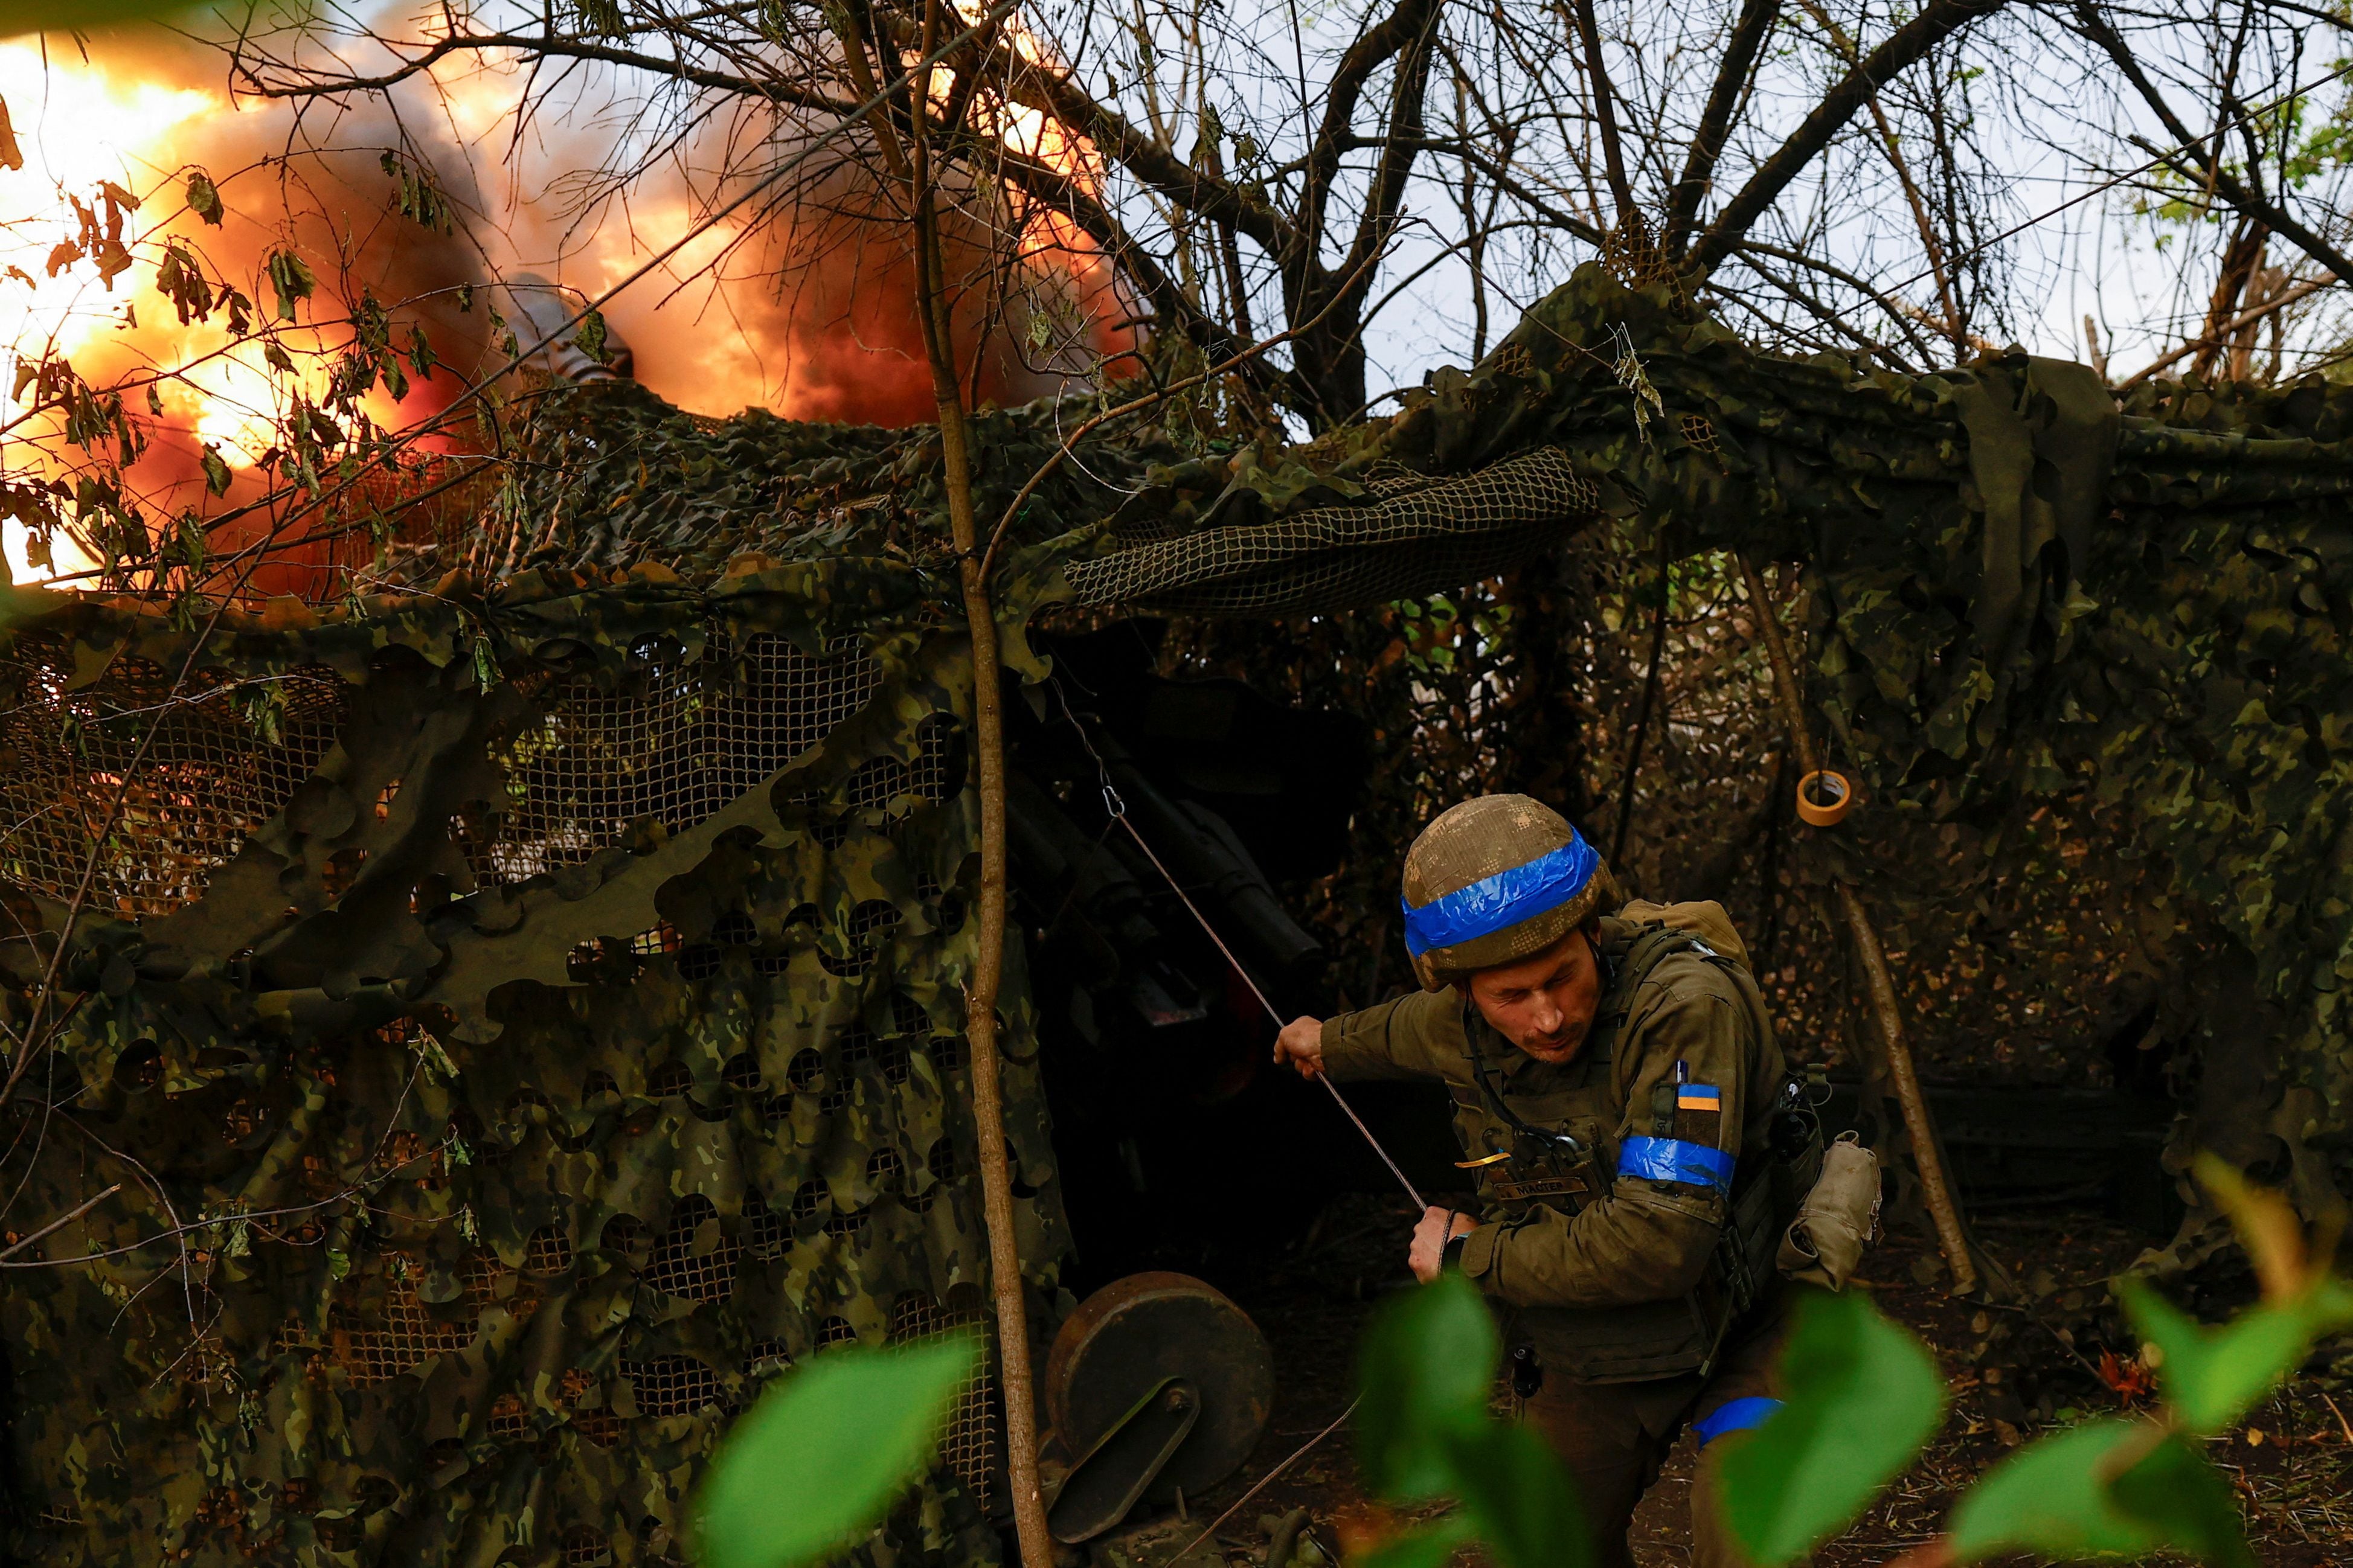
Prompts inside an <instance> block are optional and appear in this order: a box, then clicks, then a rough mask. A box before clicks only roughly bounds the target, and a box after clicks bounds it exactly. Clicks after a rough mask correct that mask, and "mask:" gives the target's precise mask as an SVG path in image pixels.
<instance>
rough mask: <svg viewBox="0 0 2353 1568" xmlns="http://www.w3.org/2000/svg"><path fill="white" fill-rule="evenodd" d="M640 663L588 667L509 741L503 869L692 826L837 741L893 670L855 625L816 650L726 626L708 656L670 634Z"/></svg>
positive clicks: (498, 853) (498, 875)
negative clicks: (622, 679)
mask: <svg viewBox="0 0 2353 1568" xmlns="http://www.w3.org/2000/svg"><path fill="white" fill-rule="evenodd" d="M635 662H636V663H637V664H638V678H637V679H635V680H633V681H631V682H629V683H628V686H627V687H625V688H624V689H620V690H615V691H607V690H603V689H599V688H598V686H597V684H596V679H594V678H593V677H591V676H587V675H582V676H579V677H576V678H575V679H571V680H568V681H565V682H564V683H563V684H561V685H559V686H557V687H555V688H554V689H552V690H551V691H550V692H549V693H548V697H547V705H546V711H545V715H544V717H543V718H542V719H541V721H539V723H538V724H537V725H535V726H533V727H532V728H531V729H529V730H526V731H524V732H523V733H522V734H521V735H518V736H516V737H515V738H514V739H513V740H512V742H509V744H508V746H507V747H506V749H505V753H504V755H502V756H501V758H500V761H501V763H504V764H505V765H506V767H507V770H508V791H509V797H510V799H509V805H508V807H507V809H506V810H505V811H504V812H503V813H501V823H500V828H499V832H498V835H497V837H496V839H495V841H494V842H493V843H492V844H491V847H490V851H489V857H488V859H489V866H488V869H489V871H490V873H491V879H492V880H499V881H520V880H521V879H523V878H526V877H530V876H533V875H536V874H538V873H540V872H543V871H548V870H553V869H554V868H557V867H559V866H567V865H571V864H574V863H575V862H577V861H581V860H585V859H586V858H588V857H589V856H591V855H594V854H595V853H596V851H598V850H599V849H603V848H605V847H607V846H609V845H612V844H615V843H617V842H618V841H619V840H620V838H621V837H622V836H623V835H624V834H625V833H626V832H628V828H629V826H630V824H631V823H633V822H637V821H638V820H641V819H651V820H653V821H657V822H660V823H663V824H665V825H667V826H669V827H670V829H671V830H672V831H673V832H677V831H681V830H683V829H686V828H690V827H692V826H695V825H696V824H697V823H700V822H702V821H703V820H705V819H706V818H708V817H710V816H712V814H714V813H716V812H717V811H719V810H720V809H721V808H722V807H723V806H725V805H728V804H730V803H731V802H733V800H735V799H736V797H737V796H739V795H742V794H743V793H744V791H745V790H747V789H749V788H751V787H752V786H753V785H754V784H757V783H758V782H759V781H760V780H762V779H764V778H766V777H767V776H768V775H769V774H771V773H775V772H776V770H777V769H778V768H781V767H783V766H784V765H785V764H786V763H788V762H790V761H792V760H793V758H795V757H797V756H798V755H800V754H801V752H805V751H807V750H808V749H809V748H810V747H811V746H814V745H816V744H817V743H818V742H820V741H822V740H824V739H825V737H826V736H827V735H828V734H829V733H830V732H831V731H833V729H834V728H835V726H837V725H839V723H841V721H843V720H845V719H848V718H849V716H850V715H851V714H853V713H855V712H857V711H858V710H860V708H863V707H864V706H865V705H866V702H867V700H868V699H869V698H871V697H872V696H873V695H874V690H875V688H876V687H878V686H880V685H881V680H882V670H881V666H880V665H878V664H876V663H875V662H874V659H873V658H872V656H871V655H870V654H868V653H867V652H866V651H865V649H864V647H862V646H860V643H859V641H858V639H856V638H854V637H841V638H837V639H835V640H834V641H833V642H832V643H831V644H829V645H828V647H827V649H826V651H825V654H824V656H823V657H821V658H811V657H810V656H809V655H807V654H806V653H803V652H802V651H801V650H800V649H799V648H797V647H794V646H793V645H792V644H791V643H790V642H788V641H786V639H785V638H783V637H776V636H773V635H771V634H767V633H756V634H754V635H753V636H750V637H744V639H743V640H742V642H741V643H740V644H737V643H733V642H732V641H731V640H730V639H728V638H726V637H723V636H719V635H714V636H712V638H711V641H710V644H709V646H708V647H706V648H705V650H704V652H703V656H702V658H699V659H694V660H688V659H687V658H684V657H683V655H682V654H681V653H680V652H679V651H678V650H677V649H676V648H675V647H670V646H659V645H658V646H650V647H643V648H640V649H639V650H638V658H637V660H636V661H635ZM869 765H871V764H869ZM900 773H902V775H903V774H904V773H906V769H905V766H904V764H900Z"/></svg>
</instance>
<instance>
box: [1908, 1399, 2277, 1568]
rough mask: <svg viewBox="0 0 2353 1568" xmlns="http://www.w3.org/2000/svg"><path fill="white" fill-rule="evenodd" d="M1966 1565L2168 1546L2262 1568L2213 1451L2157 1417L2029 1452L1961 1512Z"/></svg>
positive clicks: (2094, 1429) (2096, 1428)
mask: <svg viewBox="0 0 2353 1568" xmlns="http://www.w3.org/2000/svg"><path fill="white" fill-rule="evenodd" d="M1950 1536H1951V1540H1952V1544H1953V1554H1954V1557H1955V1559H1956V1560H1957V1561H1958V1562H1962V1563H1974V1562H1977V1561H1979V1560H1980V1559H1983V1558H1987V1557H1999V1556H2002V1555H2005V1554H2008V1553H2010V1552H2032V1553H2034V1554H2036V1555H2038V1556H2042V1557H2048V1558H2058V1559H2062V1560H2069V1559H2077V1558H2086V1557H2141V1556H2145V1555H2147V1553H2149V1552H2156V1551H2158V1550H2160V1549H2162V1548H2165V1547H2172V1548H2174V1549H2176V1550H2178V1551H2181V1552H2188V1553H2189V1554H2190V1555H2192V1556H2194V1557H2196V1558H2198V1559H2199V1560H2200V1561H2201V1562H2205V1563H2215V1564H2217V1565H2219V1568H2253V1562H2254V1559H2253V1556H2252V1555H2250V1554H2249V1552H2248V1551H2247V1543H2246V1540H2245V1538H2244V1536H2243V1535H2242V1533H2241V1532H2240V1528H2239V1510H2238V1508H2237V1505H2236V1504H2235V1503H2233V1502H2232V1498H2231V1489H2230V1484H2229V1483H2228V1482H2226V1481H2224V1480H2223V1479H2222V1478H2221V1475H2220V1474H2219V1473H2218V1472H2217V1471H2216V1470H2215V1468H2214V1467H2213V1466H2211V1465H2210V1464H2208V1463H2207V1462H2206V1458H2205V1456H2203V1455H2201V1454H2199V1453H2196V1452H2194V1451H2192V1450H2191V1448H2190V1447H2189V1445H2188V1444H2187V1443H2186V1442H2185V1441H2184V1440H2183V1439H2182V1438H2180V1437H2178V1436H2170V1435H2168V1434H2167V1433H2166V1432H2165V1430H2164V1429H2163V1428H2162V1427H2159V1426H2156V1425H2155V1424H2153V1423H2151V1422H2147V1421H2136V1420H2131V1419H2126V1418H2113V1419H2109V1420H2105V1421H2092V1422H2087V1423H2085V1424H2084V1425H2083V1426H2076V1427H2072V1428H2070V1429H2068V1430H2067V1431H2064V1432H2059V1433H2054V1434H2053V1435H2052V1436H2048V1437H2045V1438H2042V1440H2041V1441H2039V1442H2037V1443H2035V1444H2033V1445H2032V1446H2031V1447H2025V1448H2021V1449H2020V1450H2019V1451H2018V1452H2017V1453H2016V1454H2013V1455H2011V1456H2010V1458H2008V1459H2006V1460H2004V1461H2003V1462H2002V1463H2001V1464H2000V1465H1999V1466H1997V1467H1995V1468H1994V1470H1993V1472H1992V1473H1991V1474H1990V1475H1989V1476H1987V1477H1986V1478H1985V1479H1984V1480H1982V1481H1980V1482H1978V1484H1977V1485H1976V1486H1975V1487H1973V1488H1971V1489H1970V1490H1969V1492H1968V1495H1967V1496H1965V1497H1963V1498H1962V1499H1961V1501H1960V1506H1959V1507H1957V1508H1956V1509H1955V1510H1953V1521H1952V1525H1951V1529H1950Z"/></svg>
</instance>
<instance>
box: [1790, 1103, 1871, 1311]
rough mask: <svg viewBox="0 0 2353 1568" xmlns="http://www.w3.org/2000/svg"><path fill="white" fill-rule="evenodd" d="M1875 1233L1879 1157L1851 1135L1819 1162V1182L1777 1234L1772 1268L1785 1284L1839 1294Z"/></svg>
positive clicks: (1842, 1135)
mask: <svg viewBox="0 0 2353 1568" xmlns="http://www.w3.org/2000/svg"><path fill="white" fill-rule="evenodd" d="M1878 1233H1879V1157H1878V1156H1877V1155H1875V1154H1873V1152H1871V1151H1870V1150H1868V1149H1866V1148H1864V1147H1863V1146H1862V1141H1861V1140H1860V1139H1859V1138H1857V1137H1856V1136H1855V1135H1854V1134H1853V1133H1852V1132H1841V1133H1840V1134H1839V1139H1838V1142H1835V1143H1833V1144H1831V1146H1830V1148H1829V1149H1828V1150H1827V1151H1826V1152H1824V1155H1823V1158H1822V1173H1821V1178H1820V1180H1819V1181H1817V1182H1816V1183H1814V1184H1813V1188H1812V1190H1811V1191H1810V1192H1808V1193H1807V1194H1806V1197H1805V1201H1804V1202H1803V1203H1802V1204H1800V1205H1799V1207H1798V1217H1797V1218H1796V1219H1794V1220H1792V1221H1790V1222H1789V1227H1788V1230H1787V1231H1785V1232H1783V1233H1782V1236H1781V1243H1780V1246H1779V1247H1778V1249H1777V1251H1778V1256H1777V1257H1776V1258H1775V1263H1776V1266H1777V1267H1778V1268H1779V1269H1780V1270H1781V1272H1782V1273H1783V1274H1785V1275H1787V1276H1788V1277H1789V1278H1790V1279H1795V1280H1798V1281H1799V1282H1800V1283H1803V1284H1807V1285H1820V1286H1821V1287H1822V1288H1823V1289H1829V1290H1843V1289H1846V1282H1847V1281H1848V1280H1849V1279H1852V1278H1853V1277H1854V1271H1855V1268H1856V1266H1857V1265H1859V1264H1860V1263H1861V1262H1862V1253H1863V1249H1864V1248H1865V1247H1869V1246H1870V1245H1871V1243H1872V1240H1873V1237H1876V1236H1877V1235H1878Z"/></svg>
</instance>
